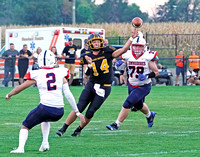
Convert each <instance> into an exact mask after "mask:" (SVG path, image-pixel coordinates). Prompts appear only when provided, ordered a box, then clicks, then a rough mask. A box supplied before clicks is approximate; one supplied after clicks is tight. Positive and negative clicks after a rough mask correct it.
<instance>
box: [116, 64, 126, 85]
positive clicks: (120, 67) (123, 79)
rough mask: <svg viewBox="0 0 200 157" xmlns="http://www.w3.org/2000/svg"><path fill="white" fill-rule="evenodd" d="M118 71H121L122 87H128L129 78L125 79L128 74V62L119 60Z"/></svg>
mask: <svg viewBox="0 0 200 157" xmlns="http://www.w3.org/2000/svg"><path fill="white" fill-rule="evenodd" d="M116 66H117V67H118V70H120V73H121V74H120V85H127V80H126V79H127V78H126V77H125V73H126V61H125V60H118V61H117V63H116Z"/></svg>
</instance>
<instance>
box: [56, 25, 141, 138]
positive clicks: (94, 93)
mask: <svg viewBox="0 0 200 157" xmlns="http://www.w3.org/2000/svg"><path fill="white" fill-rule="evenodd" d="M137 35H138V31H137V29H135V28H134V29H133V31H132V34H131V37H130V39H129V40H128V41H127V42H126V44H125V45H124V47H123V48H121V49H117V50H116V49H115V48H114V47H111V46H109V47H108V46H107V47H104V40H103V38H102V37H101V36H100V35H99V34H96V33H94V34H91V35H90V36H89V37H88V45H89V47H90V49H91V53H87V54H85V55H84V56H82V57H81V63H83V64H88V70H87V71H86V75H88V76H90V77H89V80H88V82H87V84H86V86H85V89H84V90H83V91H82V93H81V95H80V97H79V101H78V104H77V106H78V109H79V111H80V112H81V113H82V112H83V111H84V110H85V109H86V107H87V106H88V105H89V106H88V108H87V110H86V113H85V120H86V123H82V122H81V123H80V125H79V126H78V127H77V128H76V129H75V130H74V133H73V134H72V135H71V136H79V135H80V133H81V130H82V129H83V128H84V127H86V125H87V124H88V123H89V122H90V121H91V119H92V117H93V116H94V114H95V113H96V111H97V110H98V109H99V108H100V107H101V105H102V104H103V102H104V101H105V100H106V98H107V97H108V96H109V94H110V92H111V83H112V75H113V71H112V69H113V67H112V60H113V58H117V57H119V56H120V55H121V54H123V53H125V52H126V51H127V50H128V49H129V47H130V46H131V43H132V41H133V38H135V37H136V36H137ZM76 118H77V116H76V114H75V112H74V111H72V112H71V113H70V114H69V115H68V117H67V119H66V121H65V123H64V125H63V127H62V128H61V129H59V130H58V131H57V132H56V133H57V134H58V135H59V136H62V135H63V134H64V133H65V131H66V129H67V128H68V126H69V125H71V124H72V123H73V122H74V121H75V120H76Z"/></svg>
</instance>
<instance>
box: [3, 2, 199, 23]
mask: <svg viewBox="0 0 200 157" xmlns="http://www.w3.org/2000/svg"><path fill="white" fill-rule="evenodd" d="M72 5H73V0H40V1H35V0H0V8H1V9H0V25H1V26H2V25H7V26H8V25H50V24H53V25H56V24H72ZM75 6H76V7H75V8H76V12H75V13H76V23H77V24H81V23H89V24H92V23H122V22H130V21H131V20H132V18H133V17H136V16H139V17H141V18H142V19H143V21H144V22H170V21H173V22H199V21H200V0H169V1H168V2H166V3H165V4H164V5H160V6H158V7H157V8H156V13H155V14H154V15H153V17H149V16H148V14H147V13H143V12H142V11H141V10H140V7H139V6H137V5H136V4H132V5H128V0H105V1H104V3H102V4H101V5H95V0H75Z"/></svg>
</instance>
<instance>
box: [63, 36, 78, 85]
mask: <svg viewBox="0 0 200 157" xmlns="http://www.w3.org/2000/svg"><path fill="white" fill-rule="evenodd" d="M68 43H69V45H67V46H65V48H64V50H63V52H62V56H63V57H64V58H65V64H64V66H65V68H68V69H69V72H70V75H71V76H70V79H69V85H71V84H72V81H73V78H74V71H75V59H76V58H77V55H76V51H77V47H76V45H74V44H73V41H72V38H69V42H68Z"/></svg>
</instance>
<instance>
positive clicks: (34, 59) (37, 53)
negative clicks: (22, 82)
mask: <svg viewBox="0 0 200 157" xmlns="http://www.w3.org/2000/svg"><path fill="white" fill-rule="evenodd" d="M41 52H42V49H41V48H40V47H38V48H37V49H36V52H35V53H34V54H33V66H32V70H37V69H39V65H38V55H39V54H40V53H41Z"/></svg>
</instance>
